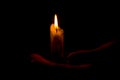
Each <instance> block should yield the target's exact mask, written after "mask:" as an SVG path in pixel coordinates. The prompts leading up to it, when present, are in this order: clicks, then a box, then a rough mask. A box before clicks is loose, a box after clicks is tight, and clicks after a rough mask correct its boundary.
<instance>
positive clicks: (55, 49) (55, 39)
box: [50, 14, 64, 57]
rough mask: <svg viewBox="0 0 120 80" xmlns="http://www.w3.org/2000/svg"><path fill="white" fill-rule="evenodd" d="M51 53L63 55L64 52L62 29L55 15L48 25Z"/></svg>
mask: <svg viewBox="0 0 120 80" xmlns="http://www.w3.org/2000/svg"><path fill="white" fill-rule="evenodd" d="M50 45H51V46H50V47H51V54H52V55H56V56H61V57H63V53H64V31H63V29H61V28H60V27H59V26H58V19H57V15H56V14H55V16H54V24H51V26H50Z"/></svg>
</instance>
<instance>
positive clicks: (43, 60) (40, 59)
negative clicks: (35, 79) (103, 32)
mask: <svg viewBox="0 0 120 80" xmlns="http://www.w3.org/2000/svg"><path fill="white" fill-rule="evenodd" d="M115 43H116V42H115V41H110V42H107V43H105V44H103V45H101V46H99V47H98V48H95V49H92V50H78V51H75V52H72V53H69V55H68V56H67V58H70V57H72V56H75V55H77V54H85V53H90V52H94V51H100V50H103V49H106V48H109V47H110V46H112V45H113V44H115ZM31 57H32V59H33V60H34V61H36V62H39V63H41V64H45V65H48V66H54V67H63V68H73V69H84V68H88V67H91V66H92V64H80V65H72V64H68V63H66V64H62V63H55V62H52V61H50V60H47V59H46V58H44V57H42V56H41V55H40V54H38V53H33V54H32V55H31ZM66 61H67V59H66Z"/></svg>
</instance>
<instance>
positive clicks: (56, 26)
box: [54, 14, 58, 28]
mask: <svg viewBox="0 0 120 80" xmlns="http://www.w3.org/2000/svg"><path fill="white" fill-rule="evenodd" d="M54 26H55V28H58V19H57V15H56V14H55V17H54Z"/></svg>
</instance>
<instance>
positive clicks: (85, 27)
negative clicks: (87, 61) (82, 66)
mask: <svg viewBox="0 0 120 80" xmlns="http://www.w3.org/2000/svg"><path fill="white" fill-rule="evenodd" d="M7 3H8V4H9V2H7ZM3 7H5V8H6V9H5V11H6V12H5V20H7V21H8V25H10V27H8V28H7V30H8V33H9V34H8V35H7V36H9V38H8V39H9V40H8V42H7V43H8V44H9V46H8V48H9V47H10V48H9V49H10V51H12V53H14V52H15V54H13V56H14V58H13V61H14V63H13V64H14V65H15V66H14V67H15V68H16V72H18V73H19V71H20V72H21V75H22V73H25V75H24V76H27V75H28V76H27V77H28V78H29V77H30V78H31V77H33V78H36V77H37V78H39V79H41V77H43V76H46V77H43V78H52V79H55V78H56V79H59V78H62V79H64V78H65V79H69V78H73V79H75V78H76V79H80V78H82V79H83V80H84V78H86V79H87V78H88V79H89V78H90V79H91V78H92V80H96V79H98V78H96V77H101V79H102V78H103V76H106V75H105V74H108V73H109V74H110V75H111V77H112V75H113V73H112V71H114V70H113V69H112V67H111V66H110V65H113V63H114V62H113V57H112V56H109V57H107V56H108V54H109V53H111V54H112V55H113V52H114V54H115V55H116V54H117V51H116V49H117V47H116V45H114V46H113V47H111V48H110V49H107V50H103V51H102V52H98V54H101V53H102V54H103V53H105V55H103V56H102V57H100V60H98V61H99V62H97V61H95V63H94V64H96V65H95V66H93V68H92V69H88V70H69V69H68V70H66V69H61V68H51V67H49V66H44V65H41V64H34V63H31V62H30V54H32V53H39V54H41V55H43V56H47V55H48V54H49V45H50V44H49V41H50V38H49V35H50V34H49V28H50V25H51V23H53V18H54V14H55V13H56V14H57V15H58V20H59V26H60V27H61V28H63V29H64V36H65V54H66V55H67V54H69V52H71V51H76V50H80V49H93V48H96V47H98V46H99V45H101V44H104V43H106V42H108V41H111V40H118V37H119V34H118V25H117V22H118V20H117V19H118V16H117V14H118V10H117V8H118V5H116V4H114V3H112V2H91V1H88V2H87V1H84V2H82V1H64V0H60V1H58V0H56V1H53V0H47V1H39V2H33V1H28V2H22V1H21V2H13V3H11V4H9V6H8V5H7V6H3ZM11 46H12V47H11ZM11 48H12V49H11ZM115 51H116V52H115ZM47 57H48V56H47ZM103 57H104V59H103ZM101 59H102V60H103V61H102V60H101ZM78 60H79V59H78ZM104 60H106V61H105V63H104ZM100 61H101V62H100ZM78 62H79V61H78ZM112 62H113V63H112ZM10 63H11V62H10ZM99 63H101V64H102V65H101V64H99ZM107 64H108V65H107ZM104 65H105V66H104ZM108 67H110V68H111V69H108ZM110 72H111V73H110ZM99 73H101V74H100V75H99ZM103 73H104V74H103ZM59 74H60V75H59ZM108 77H110V76H107V78H108ZM111 77H110V78H111Z"/></svg>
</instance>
